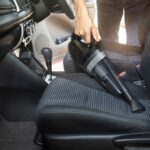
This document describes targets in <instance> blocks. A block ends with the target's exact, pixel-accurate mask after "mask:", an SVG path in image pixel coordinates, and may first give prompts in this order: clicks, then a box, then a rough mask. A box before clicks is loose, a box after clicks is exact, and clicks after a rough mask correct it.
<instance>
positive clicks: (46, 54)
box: [41, 48, 52, 79]
mask: <svg viewBox="0 0 150 150" xmlns="http://www.w3.org/2000/svg"><path fill="white" fill-rule="evenodd" d="M41 54H42V55H43V56H44V59H45V62H46V66H47V69H48V72H49V74H50V76H51V79H52V50H51V49H50V48H43V49H42V50H41Z"/></svg>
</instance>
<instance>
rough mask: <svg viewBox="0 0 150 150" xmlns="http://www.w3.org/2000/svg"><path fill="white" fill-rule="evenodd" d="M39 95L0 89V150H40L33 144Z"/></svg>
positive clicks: (40, 149) (40, 148)
mask: <svg viewBox="0 0 150 150" xmlns="http://www.w3.org/2000/svg"><path fill="white" fill-rule="evenodd" d="M39 99H40V95H38V94H37V93H34V92H31V91H22V90H14V89H5V88H0V150H42V147H40V146H38V145H36V144H35V143H34V139H35V135H36V132H37V127H36V124H35V110H36V107H37V104H38V101H39Z"/></svg>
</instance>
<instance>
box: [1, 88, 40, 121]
mask: <svg viewBox="0 0 150 150" xmlns="http://www.w3.org/2000/svg"><path fill="white" fill-rule="evenodd" d="M40 96H41V95H40V94H39V93H37V92H33V91H26V90H17V89H6V88H0V113H1V114H2V115H3V116H4V117H5V118H6V119H7V120H8V121H12V122H16V121H18V122H20V121H22V122H24V121H33V120H34V119H35V110H36V107H37V104H38V102H39V100H40Z"/></svg>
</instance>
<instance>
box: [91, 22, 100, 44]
mask: <svg viewBox="0 0 150 150" xmlns="http://www.w3.org/2000/svg"><path fill="white" fill-rule="evenodd" d="M92 36H93V38H94V39H95V40H96V41H97V42H99V41H100V35H99V33H98V30H97V28H96V26H95V25H94V26H93V28H92Z"/></svg>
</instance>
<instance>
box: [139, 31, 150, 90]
mask: <svg viewBox="0 0 150 150" xmlns="http://www.w3.org/2000/svg"><path fill="white" fill-rule="evenodd" d="M141 74H142V77H143V79H144V81H145V82H146V84H147V86H148V88H149V89H150V32H149V34H148V36H147V38H146V41H145V48H144V52H143V55H142V61H141Z"/></svg>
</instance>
